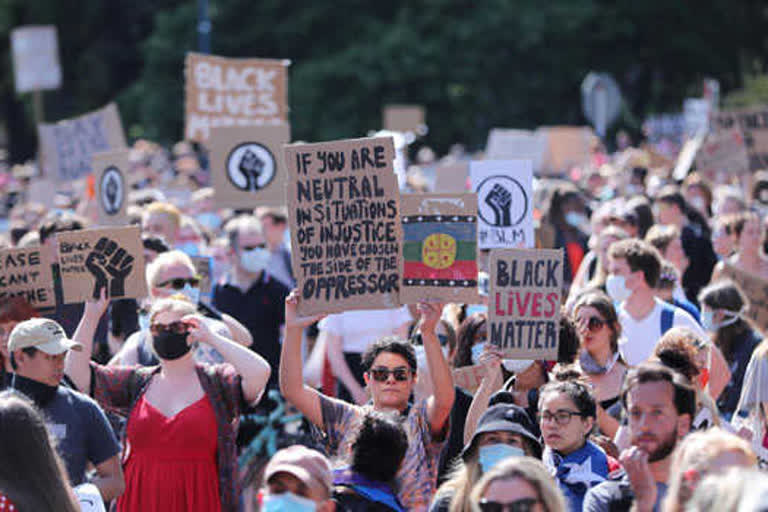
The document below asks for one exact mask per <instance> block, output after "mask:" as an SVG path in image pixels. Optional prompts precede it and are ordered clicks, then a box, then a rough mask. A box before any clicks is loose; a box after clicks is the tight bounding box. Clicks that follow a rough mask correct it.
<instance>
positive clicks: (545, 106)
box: [0, 0, 768, 151]
mask: <svg viewBox="0 0 768 512" xmlns="http://www.w3.org/2000/svg"><path fill="white" fill-rule="evenodd" d="M3 2H5V4H7V5H3V4H0V31H2V33H3V34H6V33H8V31H9V30H10V28H11V27H13V26H16V25H19V24H24V23H55V24H56V25H57V26H58V27H59V33H60V41H61V46H62V60H63V66H64V69H65V87H64V89H63V90H62V91H60V92H58V93H56V94H52V95H48V101H47V107H48V111H49V116H48V117H49V118H60V117H66V116H70V115H75V114H78V113H80V112H82V111H85V110H88V109H91V108H95V107H98V106H100V105H102V104H104V103H105V102H106V101H108V100H109V99H110V98H113V97H115V98H117V99H118V102H119V105H120V109H121V113H122V116H123V120H124V123H125V125H126V128H127V130H128V132H129V134H132V135H134V136H139V135H142V136H146V137H149V138H152V139H156V140H160V141H162V142H165V143H170V142H173V141H175V140H177V139H178V138H180V137H181V136H182V133H183V118H184V110H183V107H184V93H183V62H184V54H185V53H186V52H187V51H194V50H195V49H196V45H197V36H196V32H195V31H196V24H197V2H196V1H195V0H187V1H184V2H182V1H178V0H176V1H172V0H166V1H161V0H152V1H149V0H135V1H133V2H128V1H125V0H111V1H110V2H101V1H98V0H81V1H80V2H77V8H73V7H72V6H71V4H70V3H69V2H57V1H55V0H3ZM210 15H211V21H212V26H213V32H212V50H213V52H214V53H216V54H219V55H224V56H232V57H272V58H287V59H291V61H292V65H291V68H290V80H289V95H290V105H291V122H292V126H293V135H294V138H297V139H303V140H312V141H314V140H328V139H334V138H339V137H356V136H361V135H365V134H366V133H367V132H368V131H370V130H375V129H378V128H379V127H380V123H381V107H382V106H383V105H384V104H386V103H420V104H423V105H425V106H426V108H427V121H428V124H429V126H430V133H429V135H428V136H427V138H426V142H428V143H429V144H431V145H433V146H434V147H436V148H437V149H438V150H440V151H443V150H445V149H446V148H447V147H448V146H449V145H450V144H452V143H454V142H464V143H468V144H469V145H471V146H475V147H477V146H481V145H482V144H483V143H484V141H485V138H486V136H487V131H488V129H489V128H491V127H494V126H505V127H520V128H526V127H528V128H532V127H535V126H538V125H549V124H581V123H584V122H585V121H584V119H583V116H582V113H581V99H580V93H579V85H580V83H581V80H582V79H583V78H584V76H585V75H586V74H587V73H588V72H589V71H591V70H600V71H608V72H611V73H613V74H614V76H615V77H616V79H617V80H618V82H619V84H620V86H621V88H622V92H623V93H624V96H625V100H626V114H625V116H624V119H625V124H628V125H629V127H630V128H632V127H633V126H632V124H633V121H632V120H634V119H642V118H643V117H644V116H645V115H646V114H647V113H650V112H663V111H679V110H680V107H681V103H682V99H683V98H684V97H686V96H689V95H698V94H700V92H701V91H700V84H701V79H702V78H703V77H704V76H713V77H715V78H717V79H719V80H720V82H721V85H722V88H723V90H724V91H726V92H727V91H729V90H732V89H735V88H738V87H741V86H742V76H743V75H744V73H745V72H747V71H751V70H747V69H744V67H745V65H744V64H743V63H745V62H749V63H751V64H750V66H752V65H753V63H755V62H758V63H761V65H763V66H765V64H766V63H767V61H768V54H767V53H766V50H765V48H766V47H767V46H766V43H767V42H768V38H767V37H766V34H768V30H767V29H768V19H766V12H765V10H764V8H763V4H762V1H761V0H742V1H740V2H732V1H730V0H697V1H695V2H694V1H693V0H678V1H676V2H668V1H662V0H646V1H644V2H637V1H636V0H549V1H548V2H541V1H532V0H483V1H482V2H476V1H475V2H472V1H468V0H430V1H402V0H394V1H391V2H364V1H360V0H335V1H334V2H322V1H320V2H298V1H295V0H261V1H259V2H252V1H250V0H210ZM0 44H5V45H7V44H8V43H7V38H5V39H4V40H2V43H0ZM6 55H8V52H6ZM2 65H3V67H4V69H3V70H4V71H6V73H4V74H3V76H2V77H0V94H3V95H4V96H5V98H6V102H5V104H6V105H9V104H10V105H11V106H13V105H17V107H16V108H17V109H18V102H16V101H15V100H13V84H12V73H11V69H10V62H3V63H2ZM8 98H11V100H10V101H9V100H8ZM9 110H12V109H9V108H8V107H6V113H7V112H8V111H9ZM11 117H13V116H9V115H6V119H7V120H8V122H9V124H10V125H11V126H12V129H13V130H18V132H19V133H24V134H29V133H30V132H32V130H31V129H30V127H29V121H28V120H24V121H23V122H21V120H22V118H23V117H24V116H20V115H18V113H17V115H16V116H15V117H13V119H11ZM634 124H636V121H634ZM635 127H636V126H635Z"/></svg>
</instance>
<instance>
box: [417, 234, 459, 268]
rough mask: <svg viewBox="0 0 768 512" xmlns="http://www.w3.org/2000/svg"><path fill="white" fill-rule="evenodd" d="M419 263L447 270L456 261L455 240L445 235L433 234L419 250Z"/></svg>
mask: <svg viewBox="0 0 768 512" xmlns="http://www.w3.org/2000/svg"><path fill="white" fill-rule="evenodd" d="M421 261H422V263H424V264H425V265H426V266H428V267H430V268H435V269H443V268H448V267H450V266H451V265H453V262H454V261H456V239H455V238H453V237H452V236H451V235H446V234H445V233H433V234H431V235H429V236H428V237H427V238H426V239H425V240H424V244H423V246H422V249H421Z"/></svg>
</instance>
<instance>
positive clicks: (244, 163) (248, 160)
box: [238, 149, 264, 190]
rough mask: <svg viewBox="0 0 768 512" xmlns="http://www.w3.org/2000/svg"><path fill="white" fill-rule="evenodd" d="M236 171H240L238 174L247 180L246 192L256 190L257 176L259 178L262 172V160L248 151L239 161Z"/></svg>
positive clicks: (257, 185)
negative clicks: (241, 174) (240, 173)
mask: <svg viewBox="0 0 768 512" xmlns="http://www.w3.org/2000/svg"><path fill="white" fill-rule="evenodd" d="M238 169H240V172H242V173H243V175H244V176H245V178H246V180H248V190H258V189H259V176H261V173H262V171H263V170H264V160H262V159H261V158H259V157H258V156H257V155H256V153H254V152H253V151H251V150H250V149H249V150H247V151H246V152H245V154H244V155H243V158H242V159H241V160H240V165H239V166H238Z"/></svg>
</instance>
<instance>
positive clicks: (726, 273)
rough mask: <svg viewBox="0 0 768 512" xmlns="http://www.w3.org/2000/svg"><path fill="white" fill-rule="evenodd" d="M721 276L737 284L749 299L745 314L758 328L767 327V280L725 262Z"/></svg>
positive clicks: (764, 328)
mask: <svg viewBox="0 0 768 512" xmlns="http://www.w3.org/2000/svg"><path fill="white" fill-rule="evenodd" d="M722 276H723V277H726V278H729V279H731V280H733V282H734V283H736V284H737V285H739V288H741V290H742V291H743V292H744V294H745V295H746V296H747V298H748V299H749V310H748V311H747V316H748V317H749V318H750V319H751V320H752V321H753V322H755V324H756V325H757V326H758V327H759V328H760V329H762V330H766V329H768V280H765V279H763V278H762V277H760V276H757V275H755V274H752V273H751V272H747V271H745V270H741V269H739V268H736V267H734V266H733V265H729V264H727V263H726V264H725V265H724V266H723V273H722Z"/></svg>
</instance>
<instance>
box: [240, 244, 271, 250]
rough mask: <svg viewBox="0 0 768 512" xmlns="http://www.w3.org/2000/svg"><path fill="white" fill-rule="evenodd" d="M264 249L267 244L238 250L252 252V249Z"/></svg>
mask: <svg viewBox="0 0 768 512" xmlns="http://www.w3.org/2000/svg"><path fill="white" fill-rule="evenodd" d="M266 248H267V244H256V245H244V246H242V247H240V249H241V250H243V251H252V250H254V249H266Z"/></svg>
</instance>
